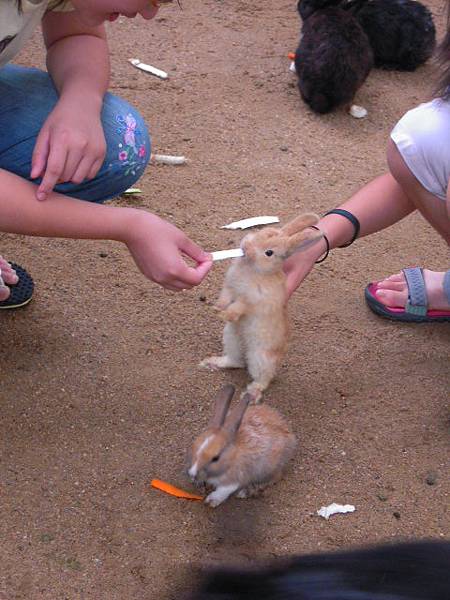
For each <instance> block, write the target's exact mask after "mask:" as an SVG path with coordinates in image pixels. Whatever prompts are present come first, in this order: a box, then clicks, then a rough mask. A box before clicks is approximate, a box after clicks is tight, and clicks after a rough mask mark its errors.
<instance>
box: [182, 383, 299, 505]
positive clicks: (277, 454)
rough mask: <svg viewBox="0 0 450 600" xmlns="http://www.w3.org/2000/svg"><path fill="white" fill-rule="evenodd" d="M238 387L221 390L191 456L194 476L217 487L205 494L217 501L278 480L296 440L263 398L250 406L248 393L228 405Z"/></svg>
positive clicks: (208, 499) (253, 491)
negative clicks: (212, 412) (237, 401)
mask: <svg viewBox="0 0 450 600" xmlns="http://www.w3.org/2000/svg"><path fill="white" fill-rule="evenodd" d="M234 392H235V389H234V387H233V386H232V385H226V386H224V387H223V388H222V389H221V390H220V392H219V393H218V395H217V397H216V401H215V409H214V415H213V418H212V419H211V421H210V423H209V425H208V428H207V429H206V431H204V432H203V433H202V434H200V435H199V436H198V438H197V439H196V440H195V442H194V444H193V446H192V451H191V453H190V456H189V465H190V466H189V469H188V474H189V476H190V477H191V479H192V480H193V481H194V482H196V483H197V484H200V485H204V484H206V485H207V486H208V485H209V486H212V487H214V488H215V489H214V491H213V492H211V493H210V494H209V495H208V496H207V497H206V499H205V502H206V503H207V504H209V505H210V506H214V507H215V506H219V504H221V503H222V502H224V500H226V499H227V498H228V497H229V496H231V494H236V496H237V497H238V498H248V497H250V496H254V495H256V494H257V493H258V492H260V491H261V490H262V489H264V488H265V487H266V486H268V485H269V484H271V483H274V482H276V481H277V480H278V479H279V478H280V477H281V474H282V470H283V467H284V466H285V465H286V463H287V462H288V461H289V460H290V459H291V458H292V456H293V454H294V450H295V448H296V444H297V442H296V439H295V436H294V434H293V433H292V431H291V429H290V427H289V425H288V424H287V422H286V421H285V420H284V418H283V417H282V416H281V415H280V414H279V413H278V412H277V411H276V410H275V409H273V408H270V407H269V406H267V405H265V404H259V405H257V406H255V405H251V406H249V404H250V400H251V398H250V396H249V395H248V394H245V395H244V396H242V397H241V399H240V401H239V403H238V404H237V405H236V406H235V407H234V408H233V409H232V410H231V411H228V409H229V407H230V403H231V400H232V398H233V395H234Z"/></svg>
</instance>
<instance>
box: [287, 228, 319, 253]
mask: <svg viewBox="0 0 450 600" xmlns="http://www.w3.org/2000/svg"><path fill="white" fill-rule="evenodd" d="M322 238H323V233H322V232H321V231H317V230H316V229H307V230H306V231H301V232H300V233H296V234H295V235H291V236H290V237H288V239H287V242H286V251H285V254H284V258H287V257H288V256H291V254H294V252H302V251H303V250H306V249H307V248H309V247H310V246H312V245H314V244H315V243H317V242H318V241H319V240H321V239H322Z"/></svg>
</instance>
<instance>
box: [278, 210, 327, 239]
mask: <svg viewBox="0 0 450 600" xmlns="http://www.w3.org/2000/svg"><path fill="white" fill-rule="evenodd" d="M318 222H319V217H318V216H317V215H316V214H315V213H305V214H304V215H299V216H298V217H296V218H295V219H293V220H292V221H289V223H286V225H284V226H283V227H282V228H281V231H282V233H283V234H284V235H293V234H294V233H298V232H299V231H302V230H303V229H306V227H309V226H310V225H316V224H317V223H318Z"/></svg>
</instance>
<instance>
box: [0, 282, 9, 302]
mask: <svg viewBox="0 0 450 600" xmlns="http://www.w3.org/2000/svg"><path fill="white" fill-rule="evenodd" d="M10 293H11V291H10V289H9V287H6V286H5V285H0V302H3V301H4V300H8V298H9V295H10Z"/></svg>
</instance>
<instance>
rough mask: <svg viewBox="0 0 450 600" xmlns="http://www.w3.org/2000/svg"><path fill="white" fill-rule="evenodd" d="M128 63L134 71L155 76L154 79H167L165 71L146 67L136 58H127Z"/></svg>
mask: <svg viewBox="0 0 450 600" xmlns="http://www.w3.org/2000/svg"><path fill="white" fill-rule="evenodd" d="M128 62H130V63H131V64H132V65H133V66H134V67H136V69H140V70H141V71H145V72H146V73H151V74H152V75H156V77H159V78H160V79H167V78H168V77H169V76H168V74H167V73H166V72H165V71H161V69H157V68H156V67H152V65H147V64H145V63H143V62H141V61H140V60H139V59H138V58H129V59H128Z"/></svg>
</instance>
